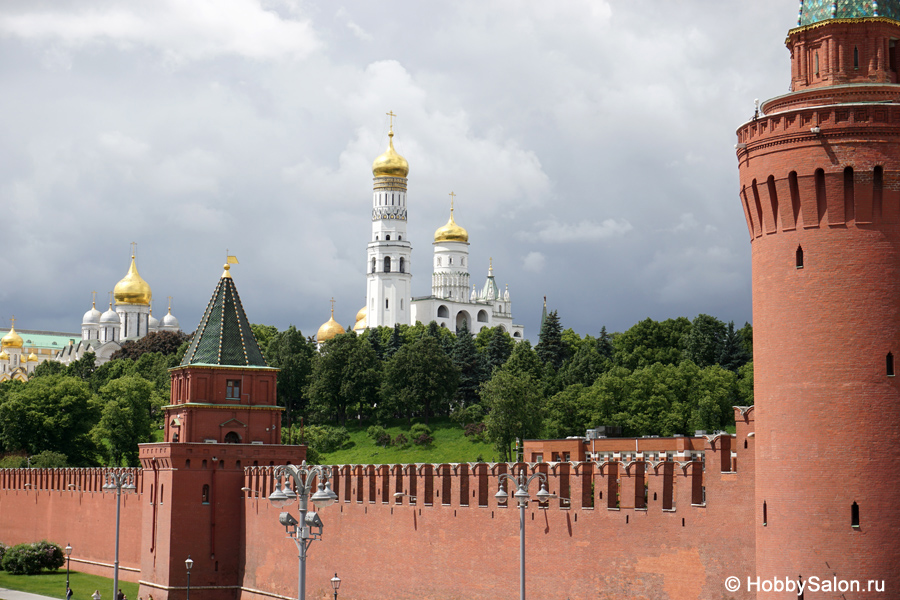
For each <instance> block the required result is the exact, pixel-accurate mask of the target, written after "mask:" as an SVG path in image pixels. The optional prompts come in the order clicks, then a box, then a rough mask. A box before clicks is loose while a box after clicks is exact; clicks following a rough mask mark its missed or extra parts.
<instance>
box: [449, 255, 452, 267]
mask: <svg viewBox="0 0 900 600" xmlns="http://www.w3.org/2000/svg"><path fill="white" fill-rule="evenodd" d="M449 264H451V265H452V264H453V257H452V256H451V257H450V261H449Z"/></svg>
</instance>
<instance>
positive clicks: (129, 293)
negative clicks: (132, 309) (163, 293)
mask: <svg viewBox="0 0 900 600" xmlns="http://www.w3.org/2000/svg"><path fill="white" fill-rule="evenodd" d="M113 294H114V295H115V298H116V304H143V305H148V304H150V299H151V298H152V297H153V294H152V293H151V291H150V285H149V284H148V283H147V282H146V281H144V280H143V279H142V278H141V276H140V275H139V274H138V270H137V267H136V266H135V264H134V254H132V255H131V266H130V267H128V273H127V274H126V275H125V277H124V278H122V280H121V281H120V282H119V283H117V284H116V287H115V289H114V290H113Z"/></svg>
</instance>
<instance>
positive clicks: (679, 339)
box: [612, 317, 691, 371]
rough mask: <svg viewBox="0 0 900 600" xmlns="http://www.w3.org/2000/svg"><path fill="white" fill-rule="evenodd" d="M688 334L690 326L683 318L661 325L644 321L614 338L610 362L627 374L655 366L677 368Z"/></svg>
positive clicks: (663, 322)
mask: <svg viewBox="0 0 900 600" xmlns="http://www.w3.org/2000/svg"><path fill="white" fill-rule="evenodd" d="M690 330H691V322H690V321H688V320H687V319H685V318H684V317H678V318H677V319H667V320H665V321H662V322H657V321H654V320H653V319H644V320H643V321H641V322H640V323H637V324H635V325H633V326H632V327H631V329H629V330H628V331H626V332H625V333H621V334H618V335H616V336H615V337H614V338H613V340H612V344H613V346H614V347H615V355H614V358H613V360H614V362H615V363H616V364H617V365H619V366H622V367H625V368H626V369H628V370H629V371H634V370H635V369H640V368H643V367H648V366H650V365H652V364H654V363H661V364H664V365H675V364H678V363H679V362H681V359H682V357H683V354H684V341H685V340H684V337H685V335H687V333H689V332H690Z"/></svg>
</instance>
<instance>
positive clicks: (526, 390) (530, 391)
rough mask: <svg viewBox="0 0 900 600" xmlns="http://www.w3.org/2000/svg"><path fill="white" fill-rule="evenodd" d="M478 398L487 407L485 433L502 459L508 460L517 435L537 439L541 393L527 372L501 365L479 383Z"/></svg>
mask: <svg viewBox="0 0 900 600" xmlns="http://www.w3.org/2000/svg"><path fill="white" fill-rule="evenodd" d="M481 398H482V400H483V402H484V404H485V407H486V408H487V409H488V414H487V416H485V419H484V424H485V434H486V436H487V439H489V440H490V441H491V442H493V444H494V447H495V448H496V449H497V452H498V453H499V454H500V457H501V460H505V461H508V460H510V448H511V446H512V444H513V442H514V441H515V439H516V438H519V439H521V440H524V439H526V438H536V437H538V435H539V434H540V430H541V414H542V405H543V400H544V398H543V395H542V393H541V386H540V384H539V383H538V382H537V381H535V379H534V377H532V376H531V375H530V374H529V373H527V372H524V373H520V372H515V371H513V370H510V369H506V368H501V369H497V370H496V371H494V374H493V376H492V377H491V378H490V379H489V380H488V381H486V382H485V383H484V385H482V388H481Z"/></svg>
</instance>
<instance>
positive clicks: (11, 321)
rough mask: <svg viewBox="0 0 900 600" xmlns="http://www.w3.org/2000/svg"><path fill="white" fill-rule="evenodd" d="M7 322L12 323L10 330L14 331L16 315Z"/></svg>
mask: <svg viewBox="0 0 900 600" xmlns="http://www.w3.org/2000/svg"><path fill="white" fill-rule="evenodd" d="M9 322H10V323H12V328H13V329H15V328H16V315H13V316H12V317H10V319H9Z"/></svg>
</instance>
